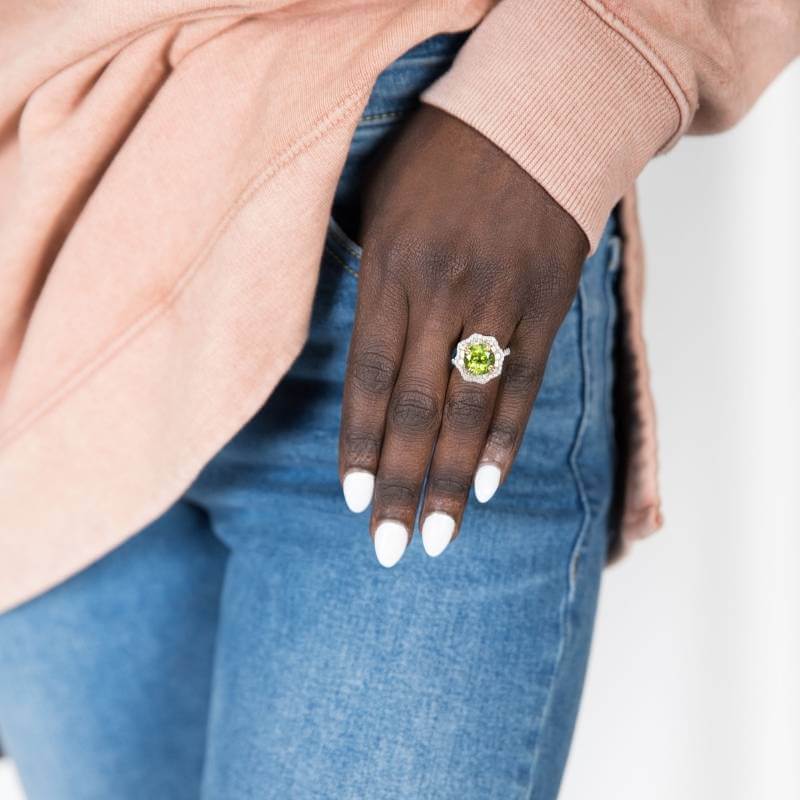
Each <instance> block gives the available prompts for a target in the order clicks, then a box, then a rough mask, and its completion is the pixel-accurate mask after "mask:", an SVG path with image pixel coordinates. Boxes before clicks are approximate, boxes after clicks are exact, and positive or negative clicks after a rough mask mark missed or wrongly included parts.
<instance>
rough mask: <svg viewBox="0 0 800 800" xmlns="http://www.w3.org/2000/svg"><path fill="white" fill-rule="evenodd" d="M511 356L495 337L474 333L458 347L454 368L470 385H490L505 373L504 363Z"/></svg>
mask: <svg viewBox="0 0 800 800" xmlns="http://www.w3.org/2000/svg"><path fill="white" fill-rule="evenodd" d="M510 354H511V350H509V349H508V348H507V347H506V348H505V350H504V349H503V348H502V347H500V343H499V342H498V341H497V339H495V338H494V336H484V335H483V334H482V333H473V334H472V336H468V337H467V338H466V339H462V340H461V341H460V342H459V343H458V345H456V354H455V356H454V357H453V362H452V363H453V366H454V367H456V369H457V370H458V371H459V372H460V373H461V377H462V378H463V379H464V380H465V381H469V382H470V383H489V381H491V380H494V379H495V378H496V377H497V376H498V375H500V373H501V372H502V371H503V361H504V360H505V358H506V356H508V355H510Z"/></svg>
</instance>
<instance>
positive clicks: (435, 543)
mask: <svg viewBox="0 0 800 800" xmlns="http://www.w3.org/2000/svg"><path fill="white" fill-rule="evenodd" d="M455 529H456V521H455V520H454V519H453V518H452V517H451V516H450V515H449V514H445V513H443V512H442V511H433V512H431V513H430V514H428V516H427V517H425V522H424V523H423V524H422V544H423V546H424V548H425V552H426V553H427V554H428V555H429V556H432V557H434V558H435V557H436V556H439V555H441V554H442V553H443V552H444V549H445V547H447V545H448V544H450V540H451V539H452V538H453V531H454V530H455Z"/></svg>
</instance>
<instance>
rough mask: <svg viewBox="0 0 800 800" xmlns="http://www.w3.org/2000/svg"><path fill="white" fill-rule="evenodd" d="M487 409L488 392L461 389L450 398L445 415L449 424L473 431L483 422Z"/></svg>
mask: <svg viewBox="0 0 800 800" xmlns="http://www.w3.org/2000/svg"><path fill="white" fill-rule="evenodd" d="M487 409H488V398H487V394H486V392H484V391H481V390H470V389H459V390H458V391H456V392H453V393H452V394H451V395H450V397H448V399H447V405H446V408H445V414H446V418H447V422H448V423H449V424H450V425H452V426H453V427H454V428H469V429H473V428H474V427H475V426H476V425H479V424H480V423H481V422H482V420H483V419H484V417H485V416H486V411H487Z"/></svg>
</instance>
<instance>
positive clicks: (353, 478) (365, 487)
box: [342, 469, 375, 514]
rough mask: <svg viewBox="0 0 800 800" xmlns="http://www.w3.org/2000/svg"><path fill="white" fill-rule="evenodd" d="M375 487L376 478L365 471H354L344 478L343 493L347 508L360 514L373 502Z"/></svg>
mask: <svg viewBox="0 0 800 800" xmlns="http://www.w3.org/2000/svg"><path fill="white" fill-rule="evenodd" d="M374 487H375V476H374V475H373V474H372V473H371V472H367V471H366V470H363V469H354V470H351V471H350V472H348V473H347V475H345V476H344V480H343V481H342V491H343V492H344V501H345V503H347V507H348V508H349V509H350V510H351V511H352V512H353V513H354V514H360V513H361V512H362V511H364V510H365V509H366V508H367V506H369V504H370V503H371V502H372V490H373V489H374Z"/></svg>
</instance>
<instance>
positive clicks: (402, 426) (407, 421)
mask: <svg viewBox="0 0 800 800" xmlns="http://www.w3.org/2000/svg"><path fill="white" fill-rule="evenodd" d="M391 418H392V422H393V423H394V424H395V425H396V426H397V428H398V429H399V430H401V431H403V432H405V433H420V434H425V433H430V432H432V431H433V430H434V429H435V427H436V425H437V423H438V420H439V401H438V400H437V399H436V397H435V396H434V395H433V394H432V393H431V392H430V391H428V390H425V389H403V390H401V391H399V392H398V393H397V394H396V396H395V397H394V399H393V400H392V409H391Z"/></svg>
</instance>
